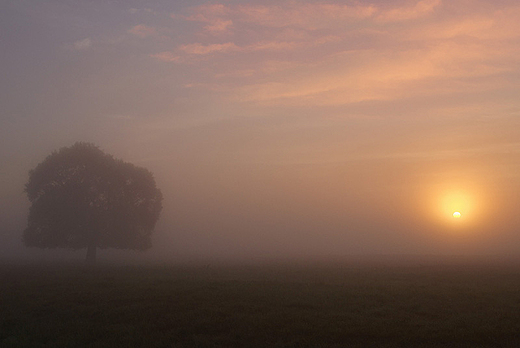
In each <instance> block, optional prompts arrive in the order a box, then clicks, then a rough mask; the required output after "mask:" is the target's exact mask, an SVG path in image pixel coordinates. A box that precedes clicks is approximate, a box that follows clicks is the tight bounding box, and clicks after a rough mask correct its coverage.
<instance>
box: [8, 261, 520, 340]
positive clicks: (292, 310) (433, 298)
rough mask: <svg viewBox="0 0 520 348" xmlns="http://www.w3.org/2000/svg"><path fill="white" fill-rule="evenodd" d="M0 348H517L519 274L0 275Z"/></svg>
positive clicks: (430, 270) (287, 270)
mask: <svg viewBox="0 0 520 348" xmlns="http://www.w3.org/2000/svg"><path fill="white" fill-rule="evenodd" d="M0 346H1V347H267V346H269V347H446V346H456V347H519V346H520V268H515V267H499V266H489V265H487V266H482V265H481V266H478V265H463V264H458V265H456V266H454V265H447V264H444V265H433V264H431V265H426V266H424V265H423V266H420V265H414V266H406V265H386V266H385V265H382V264H379V265H377V264H373V265H369V264H364V265H362V264H341V265H340V264H336V265H325V264H322V265H313V266H309V265H307V266H304V265H270V266H263V267H260V266H242V267H238V266H206V267H202V266H158V265H155V266H151V265H148V266H135V265H134V266H122V265H119V266H116V265H111V266H110V265H99V266H97V267H96V268H95V269H89V268H85V267H82V266H81V265H56V264H54V265H49V264H47V265H21V264H8V263H4V264H2V265H0Z"/></svg>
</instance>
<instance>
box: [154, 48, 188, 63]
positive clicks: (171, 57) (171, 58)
mask: <svg viewBox="0 0 520 348" xmlns="http://www.w3.org/2000/svg"><path fill="white" fill-rule="evenodd" d="M151 57H152V58H155V59H158V60H160V61H162V62H178V61H179V60H180V58H181V57H180V56H178V55H176V54H174V53H173V52H167V51H166V52H161V53H157V54H152V55H151Z"/></svg>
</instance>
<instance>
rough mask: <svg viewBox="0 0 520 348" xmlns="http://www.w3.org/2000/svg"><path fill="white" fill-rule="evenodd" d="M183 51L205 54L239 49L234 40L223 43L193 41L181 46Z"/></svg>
mask: <svg viewBox="0 0 520 348" xmlns="http://www.w3.org/2000/svg"><path fill="white" fill-rule="evenodd" d="M179 49H180V50H181V51H184V52H186V53H188V54H196V55H205V54H209V53H214V52H226V51H231V50H237V49H238V47H237V46H236V45H235V44H234V43H232V42H226V43H223V44H211V45H202V44H200V43H193V44H188V45H182V46H180V47H179Z"/></svg>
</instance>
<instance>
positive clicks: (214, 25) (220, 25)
mask: <svg viewBox="0 0 520 348" xmlns="http://www.w3.org/2000/svg"><path fill="white" fill-rule="evenodd" d="M232 25H233V21H231V20H223V19H216V20H214V21H211V22H210V23H209V24H208V25H206V26H205V27H204V29H206V30H207V31H209V32H212V33H219V32H224V31H226V30H228V29H229V28H230V27H231V26H232Z"/></svg>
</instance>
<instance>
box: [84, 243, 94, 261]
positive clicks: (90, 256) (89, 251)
mask: <svg viewBox="0 0 520 348" xmlns="http://www.w3.org/2000/svg"><path fill="white" fill-rule="evenodd" d="M85 261H86V263H87V265H89V266H93V265H94V264H95V263H96V244H94V243H90V244H89V245H88V247H87V259H86V260H85Z"/></svg>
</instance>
